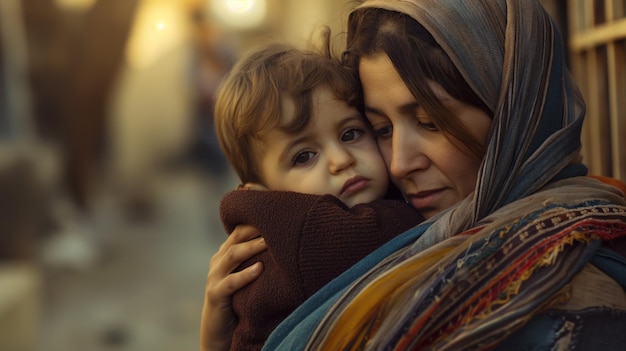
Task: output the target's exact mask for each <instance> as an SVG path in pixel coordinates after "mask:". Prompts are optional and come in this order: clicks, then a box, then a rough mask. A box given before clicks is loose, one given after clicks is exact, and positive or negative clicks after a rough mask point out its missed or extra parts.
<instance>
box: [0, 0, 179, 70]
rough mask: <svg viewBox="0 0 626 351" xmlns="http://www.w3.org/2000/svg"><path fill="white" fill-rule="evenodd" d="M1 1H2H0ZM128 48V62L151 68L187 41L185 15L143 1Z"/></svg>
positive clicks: (160, 0) (165, 2) (172, 6)
mask: <svg viewBox="0 0 626 351" xmlns="http://www.w3.org/2000/svg"><path fill="white" fill-rule="evenodd" d="M0 1H2V0H0ZM140 4H141V5H140V6H139V8H138V9H137V17H136V19H135V21H134V23H133V29H132V31H131V35H130V38H129V40H128V43H127V47H126V54H127V60H128V63H129V64H130V65H131V66H133V67H137V68H139V67H148V66H149V65H151V64H152V63H153V62H154V61H155V60H157V59H159V58H160V57H161V56H163V55H165V54H166V53H167V52H169V51H171V50H172V49H173V48H175V47H176V46H178V45H180V43H182V42H183V41H184V40H185V35H186V32H185V28H186V27H185V22H184V21H185V17H184V16H185V14H184V13H183V12H182V8H181V6H179V5H177V4H176V3H175V2H173V1H171V0H149V1H146V0H144V1H141V2H140Z"/></svg>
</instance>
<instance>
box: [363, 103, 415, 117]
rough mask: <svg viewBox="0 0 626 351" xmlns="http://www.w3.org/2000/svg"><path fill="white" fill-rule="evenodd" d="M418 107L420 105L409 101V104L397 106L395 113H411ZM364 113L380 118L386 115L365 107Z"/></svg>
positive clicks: (375, 109)
mask: <svg viewBox="0 0 626 351" xmlns="http://www.w3.org/2000/svg"><path fill="white" fill-rule="evenodd" d="M419 107H420V104H419V103H418V102H417V101H411V102H407V103H406V104H403V105H400V106H398V108H397V109H396V111H398V112H400V113H402V114H406V113H413V112H414V111H415V110H416V109H418V108H419ZM365 112H366V113H368V112H369V113H374V114H378V115H381V116H386V114H385V113H383V112H382V111H381V110H379V109H377V108H374V107H370V106H365Z"/></svg>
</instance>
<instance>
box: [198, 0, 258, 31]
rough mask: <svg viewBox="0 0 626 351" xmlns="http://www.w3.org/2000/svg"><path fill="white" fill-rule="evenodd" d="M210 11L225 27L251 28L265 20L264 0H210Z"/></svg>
mask: <svg viewBox="0 0 626 351" xmlns="http://www.w3.org/2000/svg"><path fill="white" fill-rule="evenodd" d="M209 5H210V9H211V12H212V13H213V14H214V15H215V16H216V18H217V19H218V20H219V21H220V22H222V24H223V25H224V26H225V27H228V28H232V29H253V28H256V27H258V26H260V25H261V24H262V23H263V21H264V20H265V14H266V2H265V0H210V3H209Z"/></svg>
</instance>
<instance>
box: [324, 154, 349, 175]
mask: <svg viewBox="0 0 626 351" xmlns="http://www.w3.org/2000/svg"><path fill="white" fill-rule="evenodd" d="M328 158H329V163H328V169H329V171H330V173H331V174H338V173H340V172H341V171H344V170H346V169H348V168H350V167H351V166H352V165H353V164H354V162H355V160H354V157H353V156H352V154H351V153H350V152H349V151H348V150H346V149H344V148H343V147H335V148H333V149H332V150H329V156H328Z"/></svg>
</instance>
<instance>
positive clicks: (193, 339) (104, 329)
mask: <svg viewBox="0 0 626 351" xmlns="http://www.w3.org/2000/svg"><path fill="white" fill-rule="evenodd" d="M233 182H234V180H232V179H230V178H227V179H226V180H222V181H211V180H210V179H209V178H207V177H206V176H198V175H197V174H193V173H189V172H176V173H175V174H170V175H168V176H164V177H163V179H161V180H160V181H159V186H158V187H157V188H156V189H157V190H156V193H155V194H156V196H155V199H156V201H155V202H154V207H153V210H152V211H151V214H150V215H147V216H146V217H145V218H143V219H142V220H132V221H131V220H123V221H117V222H115V223H109V226H108V227H107V228H109V230H110V229H111V228H113V231H114V232H115V235H114V236H113V237H112V239H110V240H109V249H108V250H107V252H106V254H105V255H104V258H103V260H102V261H101V262H100V263H98V264H96V265H95V266H93V267H91V268H88V269H85V270H84V271H79V272H76V271H65V270H58V269H57V270H52V271H49V272H46V273H45V274H44V298H43V303H44V307H43V318H42V325H41V336H40V339H39V349H38V351H100V350H137V351H147V350H150V351H161V350H163V351H174V350H197V349H198V330H199V317H200V311H201V306H202V294H203V290H204V282H205V278H206V273H207V268H208V262H209V258H210V257H211V256H212V254H213V253H214V252H215V250H216V249H217V247H218V245H219V243H220V242H221V240H222V239H223V238H224V235H225V234H224V233H223V231H222V229H221V225H220V223H219V221H218V218H217V217H216V215H217V206H218V201H219V198H221V196H222V195H223V193H224V192H225V191H227V190H228V189H232V188H233V185H234V183H233Z"/></svg>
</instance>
